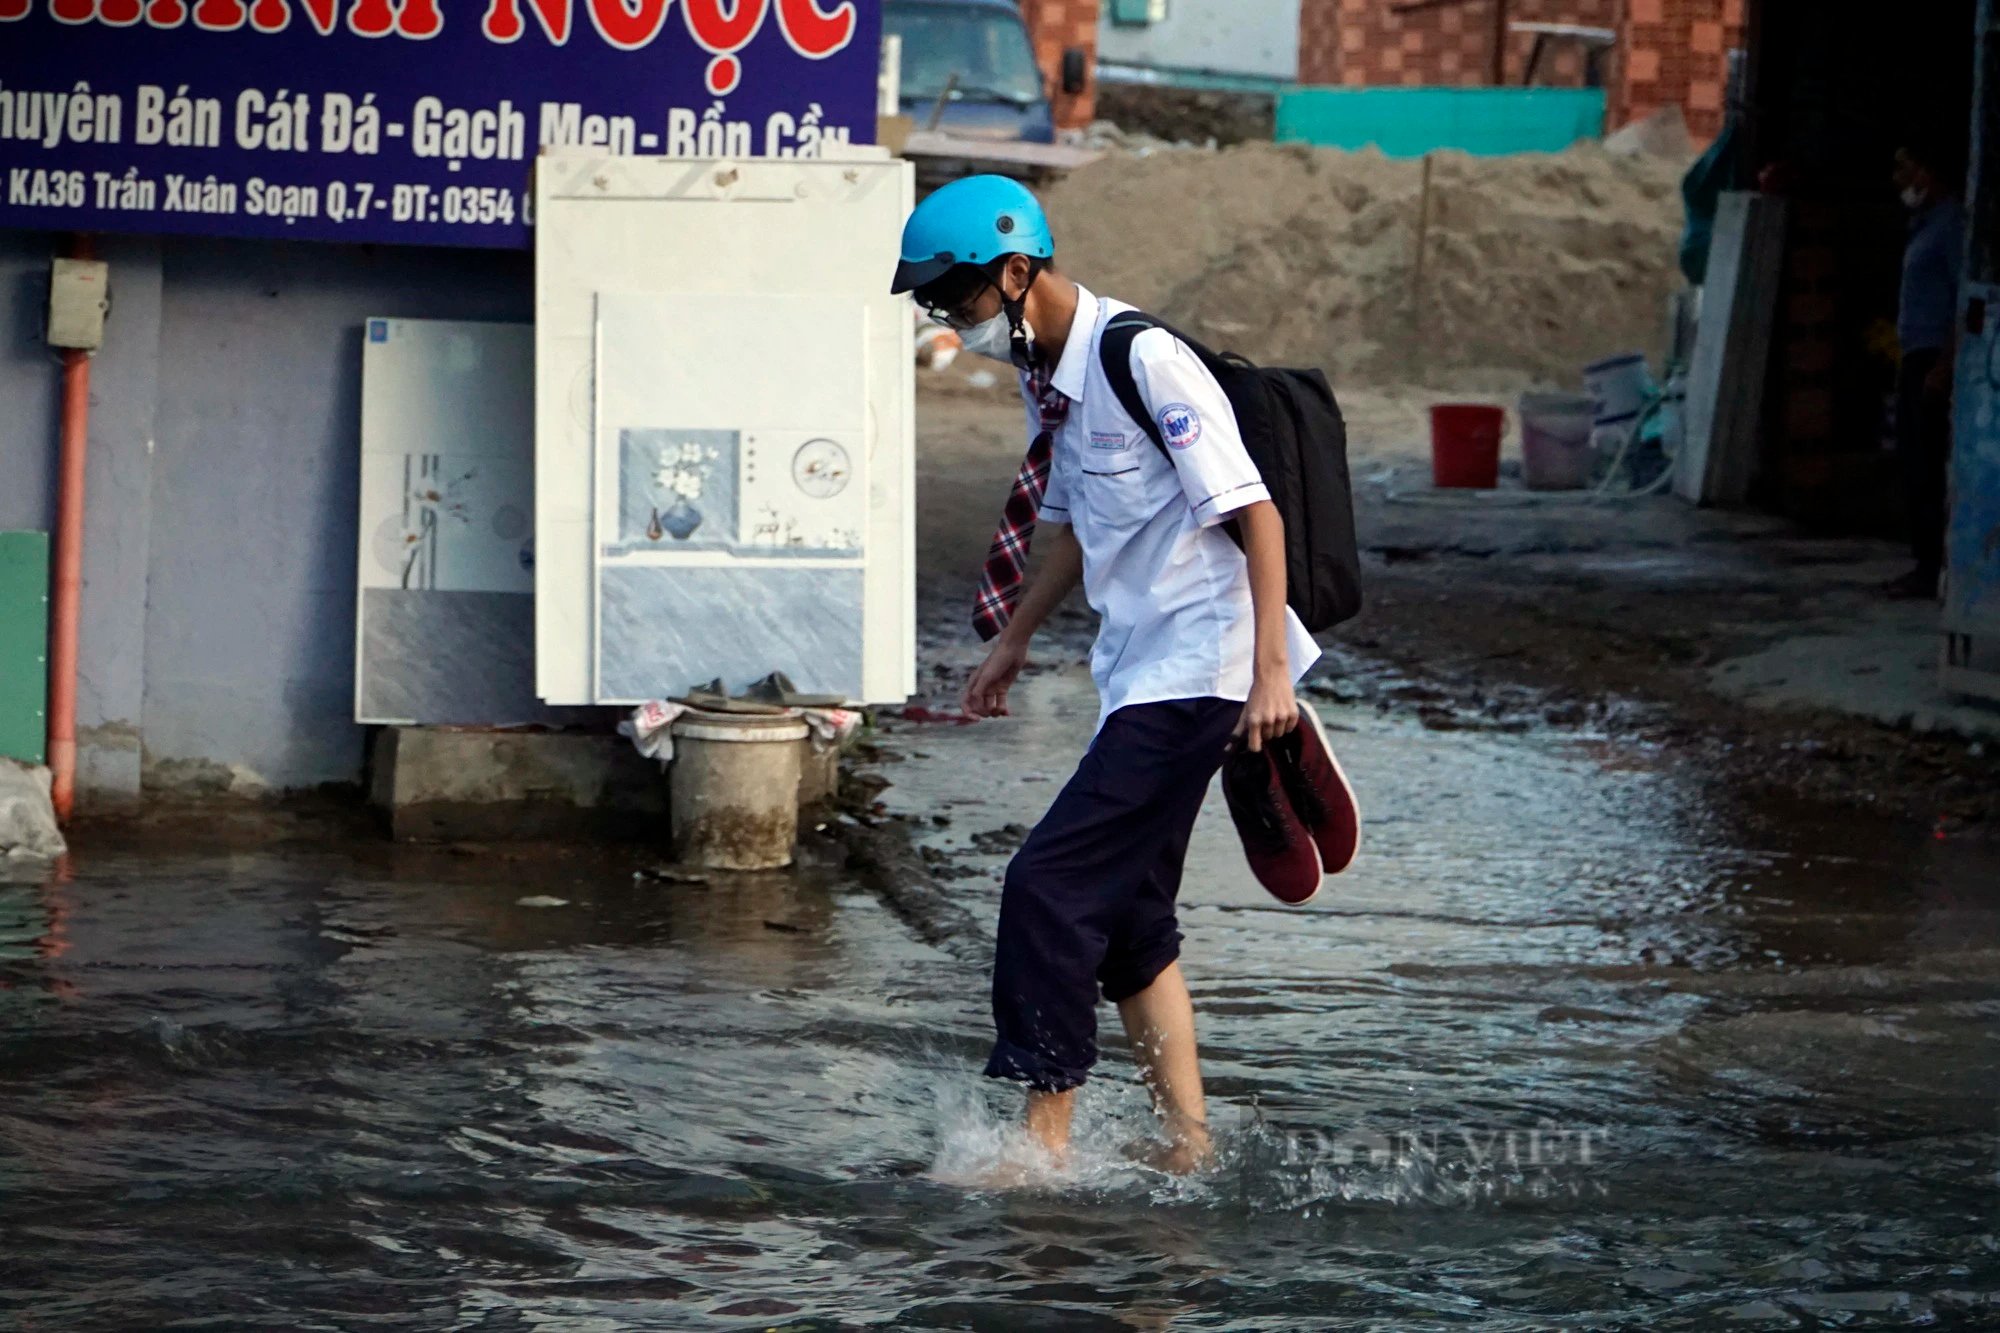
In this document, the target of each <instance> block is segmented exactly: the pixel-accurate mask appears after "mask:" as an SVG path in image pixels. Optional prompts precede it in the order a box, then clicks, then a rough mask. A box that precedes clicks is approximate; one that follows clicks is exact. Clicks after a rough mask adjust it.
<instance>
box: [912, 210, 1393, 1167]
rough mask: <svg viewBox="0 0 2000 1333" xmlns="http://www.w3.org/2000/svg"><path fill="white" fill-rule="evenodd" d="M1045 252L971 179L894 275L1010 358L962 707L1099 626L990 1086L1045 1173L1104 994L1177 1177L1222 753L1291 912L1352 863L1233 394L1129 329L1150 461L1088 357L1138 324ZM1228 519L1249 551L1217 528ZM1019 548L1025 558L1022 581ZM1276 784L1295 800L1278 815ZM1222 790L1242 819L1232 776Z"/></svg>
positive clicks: (1027, 865) (1022, 863)
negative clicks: (1056, 632)
mask: <svg viewBox="0 0 2000 1333" xmlns="http://www.w3.org/2000/svg"><path fill="white" fill-rule="evenodd" d="M1054 255H1055V245H1054V239H1053V237H1052V236H1051V234H1050V231H1049V226H1048V221H1047V219H1046V218H1045V217H1044V216H1043V213H1042V209H1041V206H1040V204H1039V203H1037V202H1036V200H1035V197H1034V196H1033V195H1032V194H1031V193H1029V191H1028V190H1027V189H1025V188H1024V187H1022V186H1021V185H1019V184H1018V183H1016V182H1014V181H1012V180H1008V179H1006V178H1004V177H998V176H975V177H969V178H967V179H964V180H960V181H955V182H953V183H952V184H950V185H947V186H945V187H944V188H942V189H940V190H938V191H937V192H936V193H934V194H932V195H930V196H929V197H928V198H926V199H925V200H924V201H923V202H922V203H921V204H919V205H918V207H917V209H916V211H915V212H914V213H913V214H912V215H911V217H910V220H909V222H908V224H907V226H906V227H905V229H904V232H903V244H902V262H901V264H900V265H899V266H898V268H897V272H896V277H895V281H894V290H896V291H898V292H912V293H913V294H914V295H915V297H916V300H917V302H918V303H919V304H920V305H921V306H922V307H923V308H924V309H926V310H927V311H928V312H929V313H930V314H931V317H932V318H933V319H936V320H937V321H938V322H939V323H941V324H944V325H946V326H948V327H950V328H953V329H956V330H959V331H960V332H961V334H962V337H963V340H964V344H965V347H966V349H967V350H968V351H971V352H974V353H977V354H981V355H984V356H988V357H992V358H994V359H996V360H1000V361H1005V362H1008V363H1010V364H1011V365H1013V366H1014V368H1015V369H1016V370H1017V371H1018V372H1019V374H1020V380H1021V394H1022V398H1023V400H1024V401H1025V403H1026V406H1027V413H1028V429H1027V435H1028V440H1029V447H1028V453H1027V456H1026V458H1025V459H1024V460H1023V462H1022V465H1021V469H1020V472H1019V475H1018V476H1017V478H1016V480H1015V483H1014V488H1013V492H1012V494H1011V495H1010V496H1009V497H1008V500H1007V503H1006V507H1005V510H1004V516H1003V520H1002V523H1001V527H1000V530H999V533H998V535H997V536H996V537H995V539H994V543H993V548H992V551H991V553H990V554H989V555H988V557H987V560H986V564H985V568H984V576H983V578H982V581H981V584H980V588H979V593H978V596H977V598H976V601H975V605H974V608H973V623H974V625H975V627H976V628H977V629H978V631H979V633H980V636H981V637H982V638H984V639H986V640H988V641H990V642H991V643H992V648H991V651H990V653H989V655H988V656H987V658H986V660H985V661H984V662H983V663H982V664H981V665H980V666H979V667H978V669H977V670H975V671H974V672H973V674H972V676H971V679H970V681H969V682H968V683H967V685H966V688H965V695H964V706H965V708H966V711H967V712H969V713H971V714H972V715H974V716H977V717H994V716H999V715H1003V714H1005V713H1006V712H1007V697H1008V691H1009V690H1010V688H1011V687H1012V686H1013V684H1014V682H1015V681H1016V679H1017V678H1018V677H1019V676H1020V674H1021V671H1022V668H1023V667H1025V666H1026V665H1027V663H1028V646H1029V640H1030V638H1031V637H1032V636H1033V634H1034V632H1035V630H1036V628H1037V627H1038V626H1040V625H1041V624H1042V622H1043V621H1044V620H1045V619H1046V618H1047V617H1048V616H1049V614H1050V613H1051V612H1053V611H1054V610H1055V609H1056V608H1057V607H1058V606H1059V605H1061V603H1062V602H1063V600H1064V598H1065V597H1066V596H1067V595H1068V594H1069V592H1070V591H1071V590H1072V589H1073V588H1075V587H1076V586H1077V584H1078V583H1081V584H1082V585H1083V587H1084V591H1085V593H1086V595H1087V596H1088V598H1089V601H1090V604H1091V606H1092V608H1093V609H1094V610H1095V611H1096V612H1097V614H1098V616H1099V617H1100V625H1099V632H1098V637H1097V642H1096V645H1095V647H1094V648H1093V649H1092V652H1091V675H1092V677H1093V678H1094V680H1095V682H1096V684H1097V687H1098V691H1099V694H1100V696H1101V702H1100V711H1099V715H1098V723H1097V731H1096V734H1095V736H1094V737H1093V739H1092V742H1091V745H1090V749H1089V751H1088V752H1087V753H1086V754H1085V756H1084V758H1083V760H1082V762H1081V763H1080V764H1079V765H1078V768H1077V772H1076V775H1075V776H1074V777H1073V778H1072V779H1071V780H1070V781H1069V783H1068V784H1067V785H1066V786H1065V787H1064V788H1063V790H1062V792H1061V793H1060V794H1059V795H1058V796H1057V798H1056V800H1055V803H1054V805H1053V806H1052V807H1051V808H1050V810H1049V812H1048V813H1047V814H1046V815H1045V816H1044V817H1043V818H1042V820H1041V822H1040V823H1039V824H1037V825H1036V827H1035V829H1034V831H1033V832H1032V833H1031V834H1030V835H1029V837H1028V839H1027V841H1026V842H1025V843H1024V844H1023V845H1022V847H1021V849H1020V852H1019V853H1018V854H1017V855H1016V856H1015V858H1014V860H1013V862H1012V863H1011V864H1010V865H1009V866H1008V869H1007V876H1006V883H1005V887H1004V889H1003V893H1002V898H1001V908H1000V927H999V941H998V948H997V950H996V955H995V960H994V976H993V1016H994V1024H995V1027H996V1029H997V1033H998V1035H997V1039H996V1041H995V1043H994V1046H993V1051H992V1055H991V1058H990V1059H989V1060H988V1061H987V1065H986V1073H987V1074H988V1075H990V1076H992V1077H996V1078H1006V1079H1012V1080H1016V1081H1018V1082H1021V1083H1024V1084H1025V1085H1026V1086H1027V1088H1028V1106H1027V1126H1028V1130H1029V1133H1030V1135H1031V1137H1032V1138H1033V1139H1034V1140H1036V1141H1037V1142H1038V1143H1039V1145H1040V1146H1041V1148H1042V1149H1043V1150H1044V1151H1045V1152H1046V1154H1047V1156H1048V1157H1049V1159H1050V1161H1051V1162H1052V1163H1053V1164H1055V1165H1058V1166H1059V1165H1060V1164H1061V1163H1062V1162H1063V1160H1064V1158H1065V1156H1066V1153H1067V1149H1068V1144H1069V1129H1070V1118H1071V1113H1072V1110H1073V1107H1074V1103H1075V1095H1076V1090H1077V1088H1078V1087H1080V1086H1081V1085H1082V1084H1083V1083H1084V1081H1085V1079H1086V1078H1087V1076H1088V1073H1089V1071H1090V1068H1091V1066H1092V1065H1093V1064H1094V1063H1095V1061H1096V1059H1097V1044H1096V1034H1097V1018H1096V1006H1097V1002H1098V996H1099V993H1100V991H1101V992H1102V995H1103V997H1104V998H1105V999H1107V1000H1110V1001H1111V1002H1113V1003H1115V1004H1116V1005H1117V1006H1118V1010H1119V1014H1120V1017H1121V1018H1122V1019H1123V1020H1124V1024H1125V1030H1126V1032H1127V1034H1128V1035H1129V1037H1130V1038H1131V1042H1132V1049H1133V1053H1134V1055H1135V1057H1136V1058H1137V1059H1138V1061H1139V1063H1140V1066H1141V1071H1142V1073H1143V1074H1144V1076H1145V1080H1146V1083H1147V1086H1148V1088H1149V1089H1150V1091H1151V1092H1152V1095H1153V1100H1154V1106H1155V1109H1156V1111H1157V1112H1158V1114H1159V1115H1160V1118H1161V1121H1162V1126H1163V1130H1164V1135H1163V1141H1162V1143H1161V1145H1160V1147H1161V1151H1160V1154H1159V1158H1158V1160H1159V1164H1160V1165H1162V1166H1163V1167H1165V1168H1166V1169H1168V1170H1172V1171H1178V1172H1186V1171H1191V1170H1195V1169H1198V1168H1199V1167H1200V1166H1201V1165H1202V1164H1203V1163H1204V1162H1205V1161H1206V1160H1207V1159H1208V1158H1209V1155H1210V1151H1211V1145H1210V1139H1209V1132H1208V1125H1207V1114H1206V1108H1205V1103H1204V1100H1203V1093H1202V1082H1201V1071H1200V1067H1199V1064H1198V1061H1197V1052H1196V1043H1195V1027H1194V1009H1193V1003H1192V1001H1191V999H1190V997H1189V994H1188V988H1187V983H1186V981H1185V980H1184V979H1183V977H1182V975H1181V970H1180V965H1179V957H1180V941H1181V934H1180V931H1179V928H1178V925H1177V922H1176V919H1175V914H1174V907H1175V898H1176V895H1177V893H1178V891H1179V887H1180V876H1181V864H1182V860H1183V857H1184V855H1185V853H1186V851H1187V845H1188V837H1189V834H1190V832H1191V831H1192V829H1193V826H1194V821H1195V816H1196V815H1197V813H1198V812H1199V811H1200V808H1201V804H1202V799H1203V796H1204V795H1205V794H1206V792H1207V789H1208V785H1209V781H1210V779H1211V778H1213V777H1214V776H1215V773H1216V771H1217V769H1218V768H1220V767H1222V765H1223V763H1224V760H1225V757H1226V756H1227V755H1228V754H1229V752H1230V751H1231V748H1232V746H1234V747H1236V750H1237V752H1239V753H1240V752H1241V751H1243V750H1248V751H1250V752H1254V753H1255V754H1256V755H1257V756H1259V757H1258V758H1257V759H1256V764H1257V765H1258V766H1259V767H1258V768H1257V770H1256V771H1257V772H1258V773H1259V774H1266V775H1269V776H1268V777H1264V778H1260V779H1259V781H1261V782H1263V784H1264V785H1263V787H1262V788H1260V789H1259V790H1256V791H1251V792H1247V793H1246V794H1244V795H1243V796H1242V804H1243V808H1244V809H1250V808H1252V807H1253V806H1254V808H1255V810H1256V812H1257V814H1258V816H1259V817H1260V818H1262V819H1263V820H1264V825H1263V826H1262V827H1261V833H1260V840H1259V842H1258V844H1257V849H1256V850H1254V851H1252V855H1251V860H1252V868H1253V869H1254V870H1255V871H1256V872H1257V874H1258V877H1259V878H1260V879H1261V880H1263V881H1264V883H1265V885H1266V887H1267V888H1270V889H1271V890H1272V892H1273V893H1275V894H1277V895H1278V896H1280V897H1281V898H1282V899H1284V900H1286V901H1291V902H1299V901H1304V900H1305V899H1306V898H1309V897H1311V896H1312V894H1313V893H1315V892H1317V891H1318V888H1319V884H1320V877H1321V874H1322V872H1323V871H1328V870H1339V869H1343V868H1344V867H1345V866H1346V864H1347V862H1348V861H1349V860H1351V859H1352V857H1353V854H1354V849H1355V846H1356V845H1358V842H1359V819H1358V815H1356V814H1355V813H1354V810H1353V793H1352V791H1351V789H1349V788H1348V787H1347V786H1346V780H1345V778H1344V777H1343V776H1340V775H1339V769H1338V765H1337V764H1336V763H1334V761H1333V760H1332V757H1331V751H1330V750H1328V749H1327V748H1326V746H1325V741H1324V736H1323V734H1322V733H1321V732H1320V731H1319V729H1318V723H1317V719H1312V721H1311V725H1309V726H1301V725H1300V719H1301V716H1302V714H1303V715H1304V716H1305V717H1306V718H1309V719H1311V718H1312V714H1311V710H1310V709H1304V710H1302V709H1301V708H1300V707H1299V704H1298V702H1297V700H1296V698H1295V697H1294V694H1293V683H1294V682H1295V681H1296V680H1297V679H1298V678H1299V677H1300V676H1301V675H1302V674H1304V672H1305V671H1306V669H1307V668H1308V667H1310V666H1311V665H1312V664H1313V662H1314V660H1315V659H1316V658H1317V657H1318V656H1319V648H1318V646H1317V645H1316V644H1315V643H1314V642H1313V640H1312V637H1311V636H1310V635H1309V634H1308V633H1307V632H1306V630H1305V627H1304V625H1303V624H1301V623H1300V621H1299V618H1298V616H1297V615H1296V614H1294V613H1293V612H1292V610H1291V609H1290V608H1289V607H1288V606H1287V605H1286V582H1285V579H1286V574H1285V554H1284V523H1283V519H1282V517H1281V516H1280V514H1279V512H1278V510H1277V508H1276V506H1274V505H1273V504H1272V502H1271V498H1270V492H1269V491H1268V490H1267V488H1266V487H1265V485H1264V482H1263V479H1262V477H1261V476H1260V474H1259V473H1258V471H1257V469H1256V466H1255V465H1254V464H1253V463H1252V461H1251V459H1250V457H1249V454H1248V453H1247V452H1246V450H1245V448H1244V445H1243V440H1242V437H1241V435H1240V433H1239V431H1238V428H1237V423H1236V418H1235V415H1234V412H1233V409H1232V408H1231V407H1230V404H1229V400H1228V398H1227V397H1226V396H1225V395H1224V393H1223V392H1222V389H1221V386H1220V385H1219V384H1217V382H1216V380H1215V378H1214V376H1212V375H1211V374H1210V373H1209V372H1208V370H1207V368H1206V367H1205V366H1204V365H1203V364H1202V362H1201V361H1200V360H1199V359H1198V358H1197V357H1196V356H1195V355H1194V353H1193V352H1192V351H1190V350H1189V348H1188V347H1187V345H1186V344H1185V343H1183V342H1181V341H1180V340H1179V339H1178V338H1176V337H1175V336H1174V335H1173V334H1172V333H1171V332H1170V331H1168V330H1166V329H1159V328H1149V329H1147V330H1146V331H1144V332H1143V333H1141V334H1139V335H1138V336H1137V337H1135V338H1134V339H1133V341H1132V344H1131V356H1132V370H1133V375H1134V379H1135V381H1136V383H1137V385H1138V386H1139V388H1140V390H1141V394H1142V396H1143V398H1144V400H1145V402H1146V404H1147V406H1148V408H1149V409H1150V410H1151V412H1152V416H1153V420H1154V421H1155V422H1157V423H1158V430H1159V432H1160V441H1159V443H1158V444H1157V445H1156V444H1155V442H1154V441H1153V439H1152V438H1151V437H1150V436H1149V434H1148V433H1147V430H1146V428H1145V426H1143V425H1142V424H1141V423H1140V422H1138V421H1136V420H1134V419H1133V418H1132V417H1131V416H1130V415H1128V414H1127V413H1126V411H1125V409H1124V408H1123V407H1122V406H1121V405H1120V403H1119V400H1118V397H1117V394H1116V392H1115V391H1114V390H1113V389H1112V388H1111V386H1110V385H1109V383H1108V382H1107V380H1106V377H1105V373H1104V369H1103V366H1102V364H1101V360H1100V351H1099V343H1100V339H1101V337H1102V335H1103V332H1104V328H1105V325H1106V323H1107V322H1108V321H1109V320H1110V319H1111V318H1112V317H1113V316H1114V315H1116V314H1119V313H1120V312H1123V311H1126V310H1130V309H1131V308H1132V307H1130V306H1127V305H1124V304H1121V303H1119V302H1116V301H1111V300H1107V299H1103V298H1100V297H1097V296H1095V295H1093V294H1092V293H1091V292H1089V291H1088V290H1086V289H1084V288H1083V287H1081V286H1079V285H1078V284H1077V283H1075V282H1073V281H1071V280H1070V279H1069V278H1068V277H1066V276H1064V275H1063V274H1061V273H1058V272H1057V271H1056V269H1055V268H1054V266H1053V260H1054ZM1232 521H1233V523H1234V524H1235V529H1236V531H1237V533H1238V534H1239V535H1240V538H1241V548H1240V549H1239V547H1238V545H1237V544H1236V543H1235V542H1233V541H1232V540H1231V539H1230V537H1229V535H1228V533H1227V532H1226V531H1225V528H1224V526H1223V525H1224V524H1225V523H1227V522H1232ZM1038 526H1039V529H1040V530H1039V532H1038V531H1037V528H1038ZM1031 539H1032V540H1033V541H1034V545H1035V547H1036V548H1037V551H1038V554H1039V557H1040V563H1039V565H1038V566H1037V568H1036V569H1035V571H1034V574H1033V576H1032V577H1029V576H1028V575H1027V556H1028V548H1029V542H1030V540H1031ZM1266 751H1268V752H1269V753H1268V756H1267V755H1266V754H1265V752H1266ZM1234 771H1236V770H1235V769H1234V768H1232V772H1234ZM1281 773H1282V774H1283V775H1284V780H1285V781H1289V782H1290V783H1291V784H1292V786H1291V788H1289V789H1290V790H1307V792H1308V794H1307V796H1306V798H1305V799H1304V800H1301V801H1295V802H1289V803H1288V802H1286V801H1285V800H1283V799H1280V798H1281V795H1282V793H1281V788H1280V780H1281V779H1280V775H1281ZM1301 784H1306V785H1305V786H1301ZM1313 784H1316V785H1313ZM1224 785H1225V790H1226V791H1229V792H1230V803H1231V810H1232V813H1237V812H1238V806H1239V796H1238V793H1237V792H1236V791H1235V790H1232V789H1231V788H1230V779H1229V777H1228V776H1225V783H1224ZM1240 785H1241V784H1239V786H1240ZM1311 791H1319V792H1322V793H1325V797H1324V799H1319V800H1318V801H1317V804H1315V799H1314V798H1313V797H1312V796H1311V794H1310V793H1311ZM1300 810H1303V811H1305V812H1306V813H1305V814H1304V815H1301V814H1300V813H1299V811H1300ZM1243 819H1244V816H1243V815H1242V814H1240V813H1238V824H1239V828H1241V827H1242V826H1243ZM1309 820H1310V821H1312V822H1310V823H1309V822H1308V821H1309ZM1336 826H1337V827H1336ZM1250 846H1251V843H1250V839H1249V835H1248V834H1247V833H1246V849H1248V848H1250Z"/></svg>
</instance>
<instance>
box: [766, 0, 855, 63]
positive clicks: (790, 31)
mask: <svg viewBox="0 0 2000 1333" xmlns="http://www.w3.org/2000/svg"><path fill="white" fill-rule="evenodd" d="M854 23H855V19H854V0H842V3H840V4H838V5H835V6H834V8H833V12H832V13H831V14H822V13H820V10H819V5H818V4H817V3H816V0H778V26H779V27H781V28H783V29H784V30H785V40H786V41H788V42H790V43H791V44H792V49H793V50H794V51H797V52H798V53H799V54H800V55H802V56H804V57H806V58H807V59H808V60H824V59H826V58H827V57H828V56H830V55H832V54H833V53H834V52H835V51H838V50H840V49H841V48H843V47H845V46H846V45H847V44H848V43H849V42H850V41H852V40H854Z"/></svg>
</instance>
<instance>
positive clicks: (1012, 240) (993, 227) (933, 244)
mask: <svg viewBox="0 0 2000 1333" xmlns="http://www.w3.org/2000/svg"><path fill="white" fill-rule="evenodd" d="M1055 253H1056V243H1055V238H1054V237H1053V236H1051V235H1049V220H1048V218H1047V217H1046V216H1045V215H1044V214H1043V213H1042V206H1041V204H1039V203H1037V202H1036V200H1035V196H1034V195H1032V194H1030V193H1029V192H1028V188H1027V187H1026V186H1025V185H1022V184H1021V183H1020V182H1019V181H1015V180H1009V179H1008V178H1007V177H1005V176H967V177H965V178H964V179H963V180H955V181H953V182H952V183H951V184H949V185H947V186H945V187H943V188H942V189H940V190H938V191H937V192H936V193H934V194H932V195H930V196H929V197H928V198H926V199H925V200H924V201H923V202H922V203H920V204H918V205H917V207H916V211H915V212H913V213H911V214H910V220H909V221H908V222H906V223H904V224H903V259H902V262H901V263H900V264H898V265H896V281H895V282H894V284H892V285H891V286H890V288H889V290H890V291H892V292H907V291H911V290H914V289H915V288H918V287H921V286H923V285H924V284H925V283H928V282H935V281H936V280H937V279H938V278H940V277H942V276H943V275H944V271H945V270H946V269H948V268H950V267H951V266H952V265H954V264H985V263H987V262H989V261H991V260H994V259H998V258H999V257H1000V256H1002V255H1027V256H1028V257H1029V258H1031V259H1052V258H1054V257H1055Z"/></svg>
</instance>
